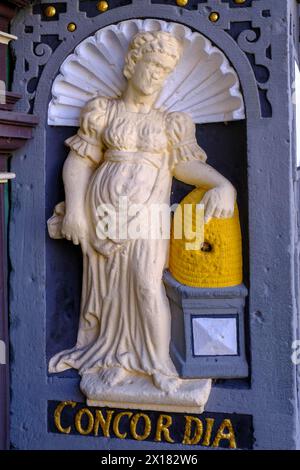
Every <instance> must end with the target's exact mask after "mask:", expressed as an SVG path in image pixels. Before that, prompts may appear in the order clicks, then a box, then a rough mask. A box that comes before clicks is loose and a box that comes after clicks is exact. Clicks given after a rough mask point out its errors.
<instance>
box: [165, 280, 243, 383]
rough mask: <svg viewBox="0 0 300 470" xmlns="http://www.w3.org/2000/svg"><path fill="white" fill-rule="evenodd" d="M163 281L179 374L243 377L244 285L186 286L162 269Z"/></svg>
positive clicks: (172, 350)
mask: <svg viewBox="0 0 300 470" xmlns="http://www.w3.org/2000/svg"><path fill="white" fill-rule="evenodd" d="M164 282H165V285H166V289H167V295H168V297H169V300H170V305H171V314H172V339H171V346H170V353H171V357H172V360H173V362H174V364H175V366H176V368H177V370H178V372H179V374H180V376H181V377H185V378H196V377H198V378H204V377H212V378H237V377H247V376H248V365H247V361H246V357H245V329H244V306H245V298H246V296H247V293H248V291H247V289H246V287H245V286H244V285H239V286H235V287H227V288H223V289H199V288H194V287H188V286H184V285H182V284H180V283H179V282H177V281H176V280H175V279H174V278H173V277H172V275H171V274H170V272H169V271H166V272H165V275H164Z"/></svg>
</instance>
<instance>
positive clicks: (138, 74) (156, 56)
mask: <svg viewBox="0 0 300 470" xmlns="http://www.w3.org/2000/svg"><path fill="white" fill-rule="evenodd" d="M176 65H177V61H176V59H175V58H172V57H170V56H169V55H167V54H161V53H159V52H157V53H155V52H152V53H148V54H145V55H144V56H143V58H142V59H140V60H139V61H138V62H137V64H136V66H135V69H134V74H133V76H132V78H131V83H132V85H133V86H134V88H135V89H136V90H138V91H139V92H140V93H142V94H143V95H152V94H154V93H157V92H159V91H160V90H161V88H162V86H163V85H164V83H165V80H166V78H167V77H168V76H169V75H170V73H171V72H173V70H174V68H175V67H176Z"/></svg>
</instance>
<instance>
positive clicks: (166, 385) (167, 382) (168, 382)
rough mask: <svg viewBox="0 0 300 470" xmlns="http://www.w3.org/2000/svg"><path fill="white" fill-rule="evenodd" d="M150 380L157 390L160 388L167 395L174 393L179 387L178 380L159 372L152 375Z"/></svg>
mask: <svg viewBox="0 0 300 470" xmlns="http://www.w3.org/2000/svg"><path fill="white" fill-rule="evenodd" d="M152 380H153V383H154V385H155V386H156V387H157V388H160V389H161V390H163V391H164V392H167V393H170V392H176V390H177V389H178V387H179V386H180V379H179V378H177V377H170V376H168V375H164V374H161V373H160V372H157V373H156V374H153V376H152Z"/></svg>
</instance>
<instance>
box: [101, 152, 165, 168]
mask: <svg viewBox="0 0 300 470" xmlns="http://www.w3.org/2000/svg"><path fill="white" fill-rule="evenodd" d="M163 157H164V154H158V153H151V152H127V151H125V150H110V149H109V150H106V152H105V154H104V160H106V161H109V162H118V163H146V164H148V165H152V166H154V167H155V168H161V167H162V164H163Z"/></svg>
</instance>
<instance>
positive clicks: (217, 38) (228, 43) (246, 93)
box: [35, 1, 261, 120]
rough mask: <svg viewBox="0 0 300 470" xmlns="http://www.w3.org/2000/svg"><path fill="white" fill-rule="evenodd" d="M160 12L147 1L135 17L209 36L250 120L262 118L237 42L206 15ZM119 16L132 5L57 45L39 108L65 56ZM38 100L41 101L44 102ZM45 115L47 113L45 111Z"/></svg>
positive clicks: (250, 72)
mask: <svg viewBox="0 0 300 470" xmlns="http://www.w3.org/2000/svg"><path fill="white" fill-rule="evenodd" d="M140 3H144V2H140ZM139 10H140V12H139ZM162 10H163V11H166V13H161V11H162ZM159 11H160V13H159V14H156V9H154V8H153V5H152V6H151V5H150V6H149V3H148V2H147V1H146V2H145V4H144V6H142V5H140V4H138V5H137V6H135V9H134V12H135V18H147V17H149V18H154V19H155V18H156V19H163V20H166V21H174V22H177V23H181V24H183V25H185V26H188V27H190V28H191V29H192V30H194V31H196V32H199V33H200V34H202V35H203V36H205V37H207V38H208V39H209V40H210V41H211V42H212V43H213V45H215V46H216V47H217V48H219V49H220V50H221V51H222V52H223V53H224V55H225V56H226V57H227V58H228V60H229V62H230V63H231V64H232V66H233V68H234V70H235V71H236V73H237V75H238V77H239V80H240V84H241V88H242V93H243V97H244V102H245V108H246V117H247V120H248V119H250V120H251V118H253V119H259V118H260V116H261V111H260V103H259V94H258V90H257V83H256V79H255V75H254V72H253V69H252V67H251V64H250V63H249V61H248V59H247V57H246V55H245V53H244V52H243V51H242V50H241V49H240V48H239V46H238V44H237V43H236V42H235V41H234V40H233V39H232V38H231V37H230V36H229V35H228V34H227V33H226V32H225V31H223V30H222V29H219V28H217V27H215V26H214V25H211V24H208V22H207V20H206V19H204V18H203V17H200V16H199V17H197V18H196V19H195V15H193V14H192V13H191V12H190V11H188V10H184V11H182V14H181V15H180V17H178V14H176V11H177V10H175V11H174V8H173V7H169V6H163V7H161V6H160V9H159ZM127 12H128V13H127ZM110 17H113V19H114V21H112V20H111V19H110ZM116 19H117V20H116ZM118 19H119V21H120V22H121V21H124V20H130V19H132V8H130V6H124V7H120V8H115V9H114V10H112V11H110V12H107V14H106V15H105V18H104V17H101V15H100V16H99V17H96V18H95V19H94V21H93V23H92V25H91V26H90V27H87V26H88V25H87V24H85V28H84V31H82V30H80V28H78V30H77V31H76V32H75V33H74V34H73V35H72V39H73V40H72V41H71V40H69V39H68V40H67V41H66V42H64V43H62V44H61V45H60V46H58V48H57V49H56V50H55V51H54V52H53V54H52V55H51V56H50V57H49V60H48V62H47V63H46V65H45V67H44V70H43V72H42V74H41V77H40V79H39V82H38V86H37V89H36V99H35V106H36V107H37V108H38V109H39V107H40V105H42V103H44V102H45V100H44V93H45V92H46V93H47V94H48V93H49V91H48V88H49V87H50V86H52V83H53V82H52V81H49V77H53V78H55V77H56V75H57V74H58V73H59V67H60V65H61V64H62V63H63V61H64V60H65V58H66V57H67V56H68V55H70V54H71V53H72V52H73V50H74V49H75V47H76V46H77V45H78V44H80V43H81V42H82V41H83V40H84V39H86V38H88V37H89V36H91V35H93V34H95V33H96V32H97V31H98V30H99V29H102V28H104V27H106V26H109V25H111V24H116V23H118V22H119V21H118ZM43 81H45V83H43ZM39 101H41V103H40V102H39ZM42 116H43V117H44V116H45V113H44V112H43V114H42Z"/></svg>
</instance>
